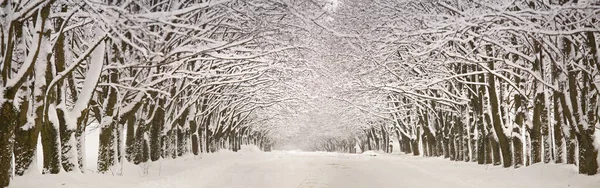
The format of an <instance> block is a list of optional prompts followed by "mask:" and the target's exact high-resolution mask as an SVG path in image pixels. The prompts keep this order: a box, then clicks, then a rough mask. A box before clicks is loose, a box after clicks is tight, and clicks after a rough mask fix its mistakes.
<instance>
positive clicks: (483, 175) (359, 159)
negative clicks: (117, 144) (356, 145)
mask: <svg viewBox="0 0 600 188" xmlns="http://www.w3.org/2000/svg"><path fill="white" fill-rule="evenodd" d="M145 169H147V171H148V172H147V173H144V169H142V168H140V167H138V166H132V165H125V171H124V175H123V176H109V175H95V174H86V175H81V174H66V175H59V176H60V177H52V176H51V175H44V176H37V175H35V177H34V176H25V177H19V178H17V179H15V182H14V184H13V185H12V186H11V187H92V188H95V187H103V188H105V187H139V188H159V187H169V188H171V187H173V188H188V187H189V188H199V187H210V188H212V187H224V188H236V187H257V188H268V187H273V188H275V187H276V188H308V187H311V188H325V187H339V188H353V187H361V188H362V187H365V188H366V187H407V188H417V187H423V188H430V187H444V188H452V187H460V188H463V187H527V188H535V187H543V188H551V187H557V188H558V187H561V188H563V187H564V188H566V187H583V188H598V187H600V176H598V175H596V176H584V175H579V174H577V171H576V169H575V167H574V166H573V167H572V166H570V165H563V164H561V165H534V166H531V167H527V168H520V169H504V168H500V167H494V166H482V165H477V164H473V163H465V162H452V161H448V160H445V159H440V158H420V157H413V156H407V155H378V156H371V155H363V154H337V153H319V152H293V151H286V152H283V151H277V152H269V153H262V152H245V153H233V152H219V153H216V154H208V155H205V156H204V157H202V159H199V158H197V159H194V158H192V157H189V158H187V159H177V160H166V161H163V162H161V163H160V164H159V163H154V164H151V165H150V166H149V167H148V168H145ZM32 178H35V179H33V181H32Z"/></svg>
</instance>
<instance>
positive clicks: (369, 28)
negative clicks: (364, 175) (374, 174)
mask: <svg viewBox="0 0 600 188" xmlns="http://www.w3.org/2000/svg"><path fill="white" fill-rule="evenodd" d="M344 7H345V8H342V9H340V10H339V11H340V12H339V13H338V15H340V16H339V17H338V18H336V19H337V20H339V22H341V23H344V21H352V22H359V23H361V24H353V25H352V27H343V28H339V29H338V30H343V31H346V33H359V34H358V35H359V36H356V37H354V39H349V40H352V41H353V42H351V43H353V44H352V45H348V46H350V47H354V46H358V47H354V49H353V50H352V52H351V53H354V54H359V55H362V54H370V58H368V59H364V58H363V59H360V58H356V57H351V58H349V59H350V60H351V61H354V62H355V63H354V65H356V66H359V67H361V68H363V69H364V72H369V74H362V75H361V76H360V77H362V79H361V81H360V82H359V83H357V84H356V85H357V86H360V87H363V89H365V88H369V89H370V90H371V91H373V93H375V95H379V96H381V97H380V98H382V101H383V102H385V103H387V106H386V107H379V108H372V109H367V110H365V111H368V112H372V113H376V114H377V116H380V121H375V123H372V125H371V126H365V127H363V128H362V132H363V133H362V135H363V136H360V137H359V138H360V139H359V142H361V143H364V142H366V143H367V146H366V147H367V149H374V150H375V149H381V150H385V148H386V147H385V146H387V145H386V144H387V142H386V141H387V139H390V135H391V138H396V139H397V141H399V142H400V149H401V151H403V152H406V153H413V154H414V155H421V156H444V157H446V158H449V159H451V160H456V161H472V162H477V163H479V164H493V165H502V166H503V167H514V168H519V167H522V166H528V165H531V164H535V163H542V162H543V163H551V162H552V163H566V164H574V165H576V166H577V167H578V171H579V173H581V174H588V175H593V174H597V173H598V169H599V168H598V162H599V161H598V160H599V158H598V149H599V148H600V145H599V143H600V140H599V139H598V134H600V133H599V132H598V131H599V129H600V122H599V118H600V116H599V112H598V110H599V107H600V104H599V97H600V96H599V94H600V93H599V92H600V88H599V87H598V84H599V83H600V72H599V71H600V67H599V66H600V64H599V63H600V62H599V59H600V52H599V51H598V48H599V47H600V39H599V37H600V11H599V10H600V4H598V3H597V2H595V1H572V0H516V1H501V0H486V1H454V0H439V1H437V0H436V1H394V0H376V1H373V2H372V3H370V4H368V3H365V2H362V1H345V6H344ZM354 15H360V16H354ZM338 25H346V24H338ZM361 26H363V27H364V28H360V27H361ZM338 36H340V35H338ZM341 37H344V36H341ZM356 74H360V72H357V73H356ZM365 80H366V81H365Z"/></svg>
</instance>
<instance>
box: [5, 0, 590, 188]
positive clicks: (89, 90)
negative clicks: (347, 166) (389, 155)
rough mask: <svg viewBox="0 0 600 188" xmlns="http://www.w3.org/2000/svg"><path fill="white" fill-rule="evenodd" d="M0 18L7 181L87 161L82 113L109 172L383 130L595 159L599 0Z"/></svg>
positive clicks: (468, 156)
mask: <svg viewBox="0 0 600 188" xmlns="http://www.w3.org/2000/svg"><path fill="white" fill-rule="evenodd" d="M0 28H1V30H0V187H6V186H8V185H9V183H10V180H11V178H12V177H13V176H22V175H25V174H27V173H32V172H35V171H36V170H35V169H36V168H34V166H35V165H37V164H35V163H36V161H37V160H36V158H43V164H41V165H42V166H43V171H42V172H41V173H45V174H57V173H62V172H81V173H85V172H86V169H87V168H86V167H85V164H86V162H85V160H86V159H85V142H86V140H85V134H86V127H88V126H92V125H93V126H98V127H99V129H100V138H99V141H100V146H99V151H98V169H97V171H98V172H99V173H110V174H120V173H121V170H122V166H123V163H125V162H129V163H133V164H142V163H146V162H151V161H157V160H161V159H165V158H176V157H179V156H183V155H199V154H201V153H203V152H214V151H217V150H219V149H224V148H225V149H231V150H234V151H236V150H238V149H239V148H240V146H241V145H243V144H255V145H257V146H259V147H260V148H261V149H263V150H267V151H268V150H271V149H272V148H273V147H274V146H277V145H281V144H286V143H285V142H288V143H289V142H292V143H293V142H303V143H297V144H304V145H305V146H306V147H308V148H310V149H312V150H325V151H337V152H350V153H353V152H356V146H358V147H359V148H360V149H361V150H362V151H366V150H384V151H387V152H390V151H389V150H388V149H389V147H388V144H389V142H390V141H391V140H393V141H394V142H399V145H400V151H401V152H404V153H412V154H414V155H420V156H444V157H446V158H449V159H450V160H456V161H468V162H477V163H479V164H493V165H501V166H503V167H514V168H519V167H523V166H529V165H532V164H535V163H551V162H552V163H566V164H573V165H576V166H577V167H578V171H579V173H581V174H587V175H594V174H597V173H598V170H599V165H598V163H599V160H600V158H599V156H598V150H599V149H600V136H598V135H600V132H598V131H599V129H600V122H599V120H600V119H599V118H600V112H599V111H600V109H599V107H600V102H599V100H600V93H599V92H600V88H599V86H600V72H599V71H600V62H599V59H600V51H599V50H598V48H599V47H600V39H599V37H600V4H599V3H597V2H595V1H583V0H580V1H577V0H513V1H504V0H483V1H476V0H465V1H462V0H369V1H363V0H307V1H295V0H139V1H138V0H135V1H126V0H25V1H13V0H3V1H0ZM303 82H304V83H303ZM38 141H41V143H42V147H41V148H38V147H37V143H38ZM121 148H124V149H121ZM38 150H42V151H43V156H36V153H37V151H38ZM37 173H40V172H37Z"/></svg>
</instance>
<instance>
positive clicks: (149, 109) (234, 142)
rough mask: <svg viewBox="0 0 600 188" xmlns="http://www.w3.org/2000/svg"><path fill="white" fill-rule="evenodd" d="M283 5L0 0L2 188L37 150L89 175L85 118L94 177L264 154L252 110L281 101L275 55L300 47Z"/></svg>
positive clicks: (226, 0) (62, 167)
mask: <svg viewBox="0 0 600 188" xmlns="http://www.w3.org/2000/svg"><path fill="white" fill-rule="evenodd" d="M284 7H285V5H283V4H281V3H279V2H278V1H269V0H256V1H254V0H250V1H237V0H217V1H214V0H140V1H125V0H27V1H11V0H4V1H0V28H2V30H1V31H0V59H1V60H0V147H1V148H0V187H6V186H8V185H9V183H10V180H11V177H12V176H22V175H24V174H27V173H31V172H32V171H33V172H35V171H37V170H36V167H35V165H37V164H36V158H37V157H39V158H43V164H42V166H43V171H42V172H41V173H45V174H57V173H61V172H78V171H80V172H81V173H85V172H86V171H87V168H86V167H85V164H86V162H85V160H86V159H85V147H84V146H85V142H86V141H85V134H86V132H85V130H86V127H87V126H91V125H96V126H98V127H99V129H100V138H99V141H100V145H99V151H98V169H97V171H98V172H99V173H111V174H120V173H121V170H122V165H123V163H124V162H130V163H134V164H140V163H145V162H150V161H157V160H160V159H163V158H176V157H178V156H183V155H189V154H193V155H199V154H200V153H202V152H214V151H217V150H219V149H221V148H227V149H231V150H234V151H236V150H237V149H239V148H240V145H242V144H255V145H257V146H259V147H260V148H261V149H263V150H269V149H270V148H271V146H272V143H273V142H272V140H270V138H269V137H267V133H268V129H267V128H265V127H264V126H262V127H261V126H257V125H260V122H258V121H260V120H261V118H260V117H261V115H260V114H257V112H258V111H260V110H261V109H263V108H267V107H269V106H271V105H273V104H275V103H277V102H279V101H280V100H284V99H281V98H280V97H279V94H280V93H281V92H282V91H281V90H278V88H274V87H271V86H273V85H276V84H277V83H278V82H279V80H278V78H277V75H278V74H281V72H280V71H281V69H280V68H278V67H282V66H283V65H281V62H278V61H277V59H275V58H274V54H277V53H281V52H284V51H288V50H291V49H295V48H296V47H295V46H291V45H288V44H286V43H285V42H284V41H283V40H284V38H285V36H282V35H279V33H282V32H288V31H289V30H293V29H295V28H291V29H290V28H289V27H288V28H287V29H286V28H284V27H282V26H283V24H282V23H283V21H287V20H284V17H286V16H287V15H286V14H284V13H283V12H285V11H288V10H285V8H284ZM287 17H288V18H286V19H290V18H289V17H291V16H287ZM282 20H283V21H282ZM38 139H41V143H42V147H41V148H38V147H37V143H38ZM121 148H124V149H121ZM37 150H43V156H36V151H37ZM37 173H39V172H37Z"/></svg>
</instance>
